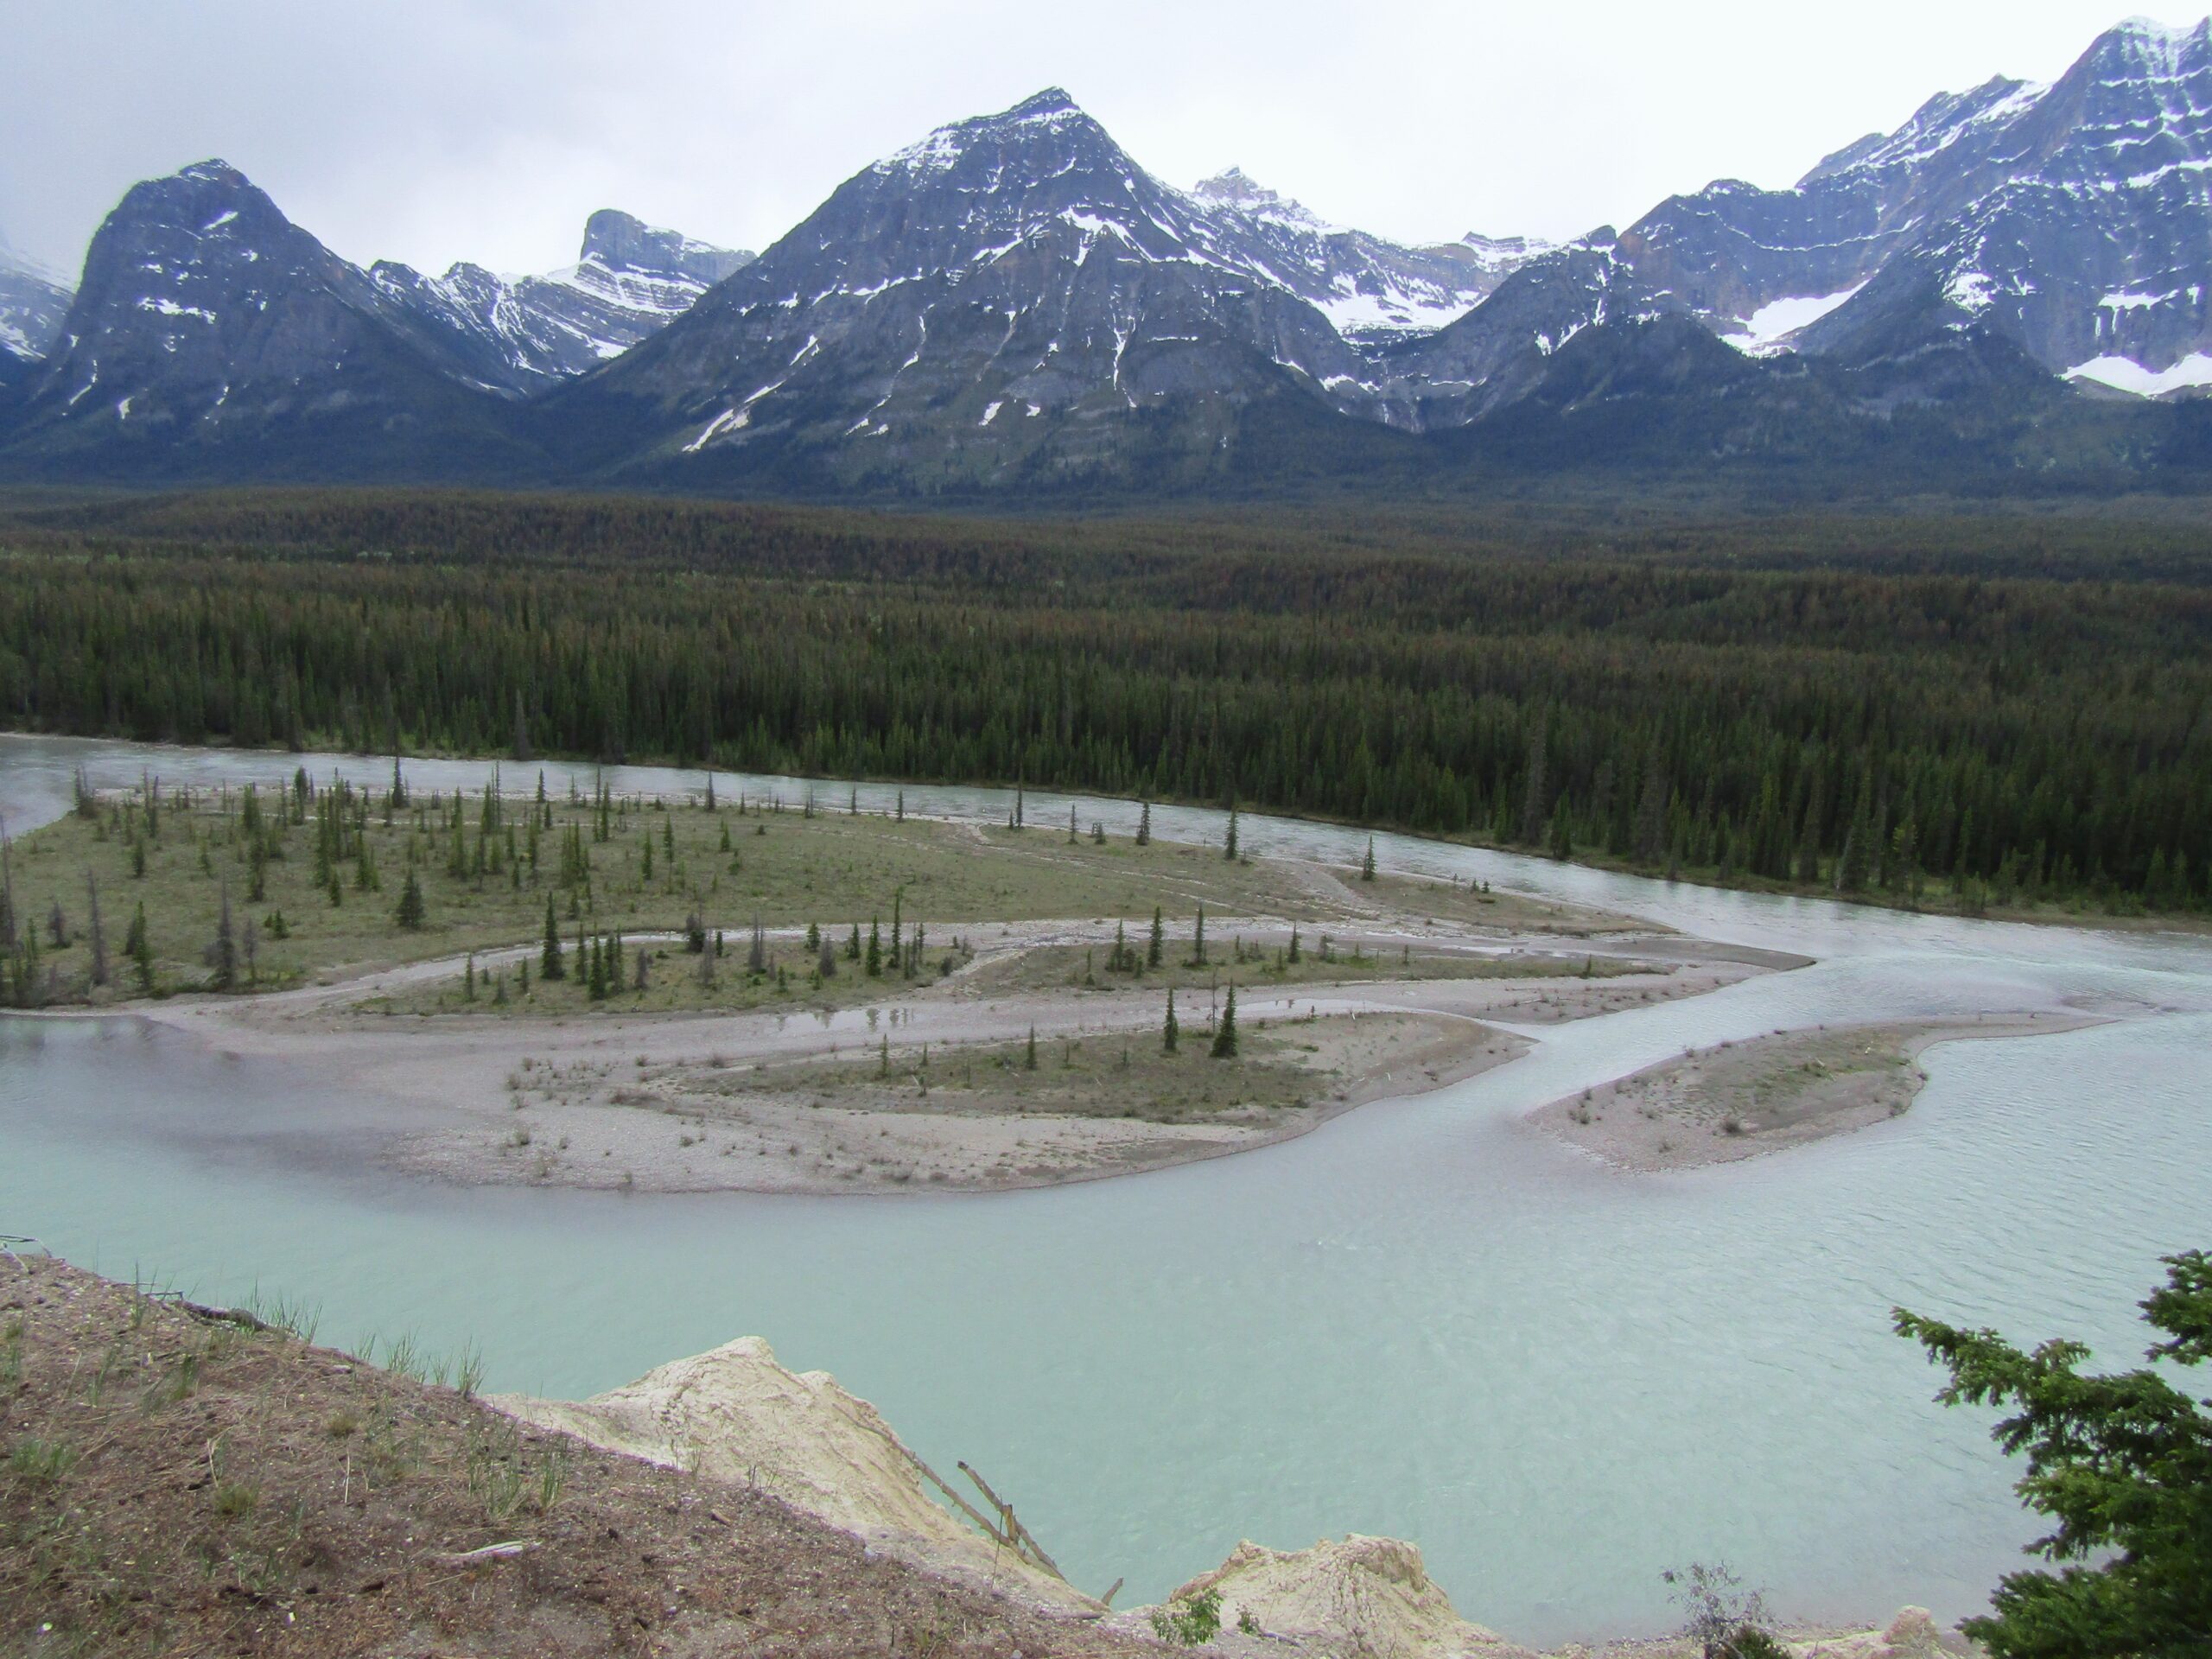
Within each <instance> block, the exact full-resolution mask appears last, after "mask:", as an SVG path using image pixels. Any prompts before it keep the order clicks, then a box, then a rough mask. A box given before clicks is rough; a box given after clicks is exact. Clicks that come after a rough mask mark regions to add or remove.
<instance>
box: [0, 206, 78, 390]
mask: <svg viewBox="0 0 2212 1659" xmlns="http://www.w3.org/2000/svg"><path fill="white" fill-rule="evenodd" d="M68 311H69V290H68V289H67V287H66V286H65V285H64V284H63V283H62V282H61V280H60V278H59V277H56V276H55V275H54V273H53V272H52V271H49V270H47V269H46V268H45V267H44V266H42V265H41V264H39V263H38V262H37V261H36V260H34V259H31V258H29V257H26V256H25V255H22V254H20V253H18V252H16V250H15V249H14V248H12V247H10V245H8V238H7V234H6V232H0V371H5V372H0V380H11V379H13V378H14V372H13V370H12V367H11V365H12V364H16V363H20V364H24V365H29V364H31V363H35V362H36V361H37V360H38V359H41V358H42V357H44V356H45V355H46V354H47V353H48V351H49V350H51V349H52V348H53V346H54V339H55V337H56V336H57V335H58V334H60V332H61V320H62V318H63V317H64V316H66V315H68Z"/></svg>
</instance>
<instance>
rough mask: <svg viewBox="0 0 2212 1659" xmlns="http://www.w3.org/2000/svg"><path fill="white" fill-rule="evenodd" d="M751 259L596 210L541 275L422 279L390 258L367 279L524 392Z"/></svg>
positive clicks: (687, 302)
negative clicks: (577, 245)
mask: <svg viewBox="0 0 2212 1659" xmlns="http://www.w3.org/2000/svg"><path fill="white" fill-rule="evenodd" d="M752 259H753V255H752V254H750V253H746V252H740V251H734V250H731V249H728V248H717V247H714V246H712V245H709V244H707V243H704V242H696V241H693V240H692V239H690V238H688V237H685V236H682V235H680V234H678V233H677V232H674V231H664V230H657V229H655V228H653V227H652V226H648V225H646V224H645V223H643V222H642V221H641V220H639V219H633V218H632V217H631V216H630V215H629V214H627V213H617V212H615V211H613V209H611V208H602V209H601V211H600V212H598V213H594V214H593V215H592V216H591V218H590V219H589V220H588V221H587V222H586V224H585V226H584V240H583V249H582V252H581V253H580V254H579V255H578V256H577V260H576V263H575V264H573V265H571V266H569V268H567V269H566V270H558V271H555V272H552V273H551V274H550V275H548V276H543V277H517V278H512V279H510V278H507V277H498V276H494V275H493V273H492V272H490V271H488V270H485V269H484V268H483V267H482V266H481V265H474V264H456V265H454V266H453V267H451V268H450V269H449V270H447V272H446V273H445V275H444V276H442V277H425V276H423V274H422V273H421V272H419V271H417V270H414V269H413V268H412V267H411V266H408V265H404V264H397V263H395V262H391V261H383V262H379V263H378V264H375V265H372V267H370V270H369V275H370V277H372V279H373V280H374V282H375V283H376V284H377V286H378V288H380V289H383V290H384V291H385V294H387V295H388V296H391V298H392V299H394V300H396V301H397V302H399V303H400V304H401V305H403V306H404V307H406V308H409V309H410V310H411V311H413V312H415V313H416V315H419V316H421V317H423V319H424V320H425V321H429V322H431V323H432V324H434V325H435V326H436V327H442V328H445V329H448V330H450V331H451V332H452V333H453V334H454V335H455V336H456V337H457V338H458V339H459V340H461V341H463V342H464V346H463V349H464V350H466V351H467V352H469V353H471V355H472V360H473V361H474V364H475V365H476V369H477V372H478V373H479V374H480V376H481V377H482V378H485V379H486V380H488V381H490V382H491V383H493V384H494V385H501V386H505V387H507V388H509V389H510V390H512V391H525V392H526V391H536V390H538V389H540V388H542V387H543V386H545V385H550V384H551V383H553V382H555V381H557V380H561V379H565V378H569V376H572V375H578V374H582V373H583V372H586V371H587V370H589V369H593V368H596V367H597V366H598V365H600V364H601V363H603V362H606V361H607V359H610V358H614V357H620V355H621V354H622V353H624V352H626V351H627V350H629V348H630V347H631V346H634V345H636V344H637V343H638V342H639V340H643V339H645V337H646V336H647V335H648V334H652V333H654V332H655V331H656V330H658V329H659V328H662V327H665V326H666V325H667V324H668V323H669V322H671V321H673V320H674V319H675V318H677V317H679V316H681V315H683V313H684V312H686V311H688V310H690V308H691V307H692V305H693V304H694V303H695V302H696V301H697V300H698V298H699V296H701V295H702V294H703V293H705V292H706V291H707V290H708V289H710V288H712V287H713V286H714V285H715V283H718V282H721V280H722V279H723V278H724V277H728V276H729V275H731V274H732V273H733V272H734V271H737V270H741V269H742V268H743V267H744V266H745V265H747V264H750V263H751V262H752Z"/></svg>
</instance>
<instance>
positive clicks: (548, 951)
mask: <svg viewBox="0 0 2212 1659" xmlns="http://www.w3.org/2000/svg"><path fill="white" fill-rule="evenodd" d="M537 976H538V977H539V978H540V979H542V980H543V981H545V982H547V983H548V984H550V983H552V982H554V981H556V980H561V979H566V978H567V977H568V976H569V969H568V968H567V966H566V964H564V963H563V962H562V960H561V925H560V923H559V922H557V921H556V920H555V919H554V916H553V895H552V894H551V893H547V894H546V895H545V949H544V950H543V953H541V955H540V956H539V958H538V963H537Z"/></svg>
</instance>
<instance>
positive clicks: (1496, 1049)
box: [391, 1013, 1529, 1193]
mask: <svg viewBox="0 0 2212 1659" xmlns="http://www.w3.org/2000/svg"><path fill="white" fill-rule="evenodd" d="M1239 1024H1240V1025H1241V1026H1242V1027H1243V1029H1244V1031H1245V1033H1246V1042H1245V1052H1246V1055H1247V1057H1248V1058H1251V1057H1255V1056H1257V1055H1259V1054H1262V1053H1264V1052H1266V1051H1267V1049H1268V1038H1269V1033H1268V1032H1267V1031H1266V1030H1265V1028H1264V1027H1262V1025H1261V1024H1260V1023H1259V1022H1258V1021H1257V1020H1255V1019H1252V1018H1249V1017H1243V1016H1240V1020H1239ZM1287 1029H1288V1030H1289V1031H1290V1032H1291V1033H1294V1035H1295V1038H1296V1040H1297V1043H1298V1045H1299V1047H1300V1051H1301V1052H1300V1053H1299V1054H1298V1055H1297V1056H1296V1057H1295V1058H1297V1060H1298V1061H1299V1063H1300V1065H1303V1066H1304V1067H1306V1069H1308V1070H1310V1071H1313V1073H1314V1076H1313V1087H1312V1090H1311V1091H1310V1093H1309V1094H1308V1095H1307V1096H1306V1103H1304V1104H1301V1105H1285V1106H1273V1107H1239V1108H1228V1109H1224V1110H1223V1111H1222V1112H1221V1113H1220V1114H1219V1115H1218V1116H1209V1117H1205V1118H1202V1119H1200V1120H1198V1121H1196V1122H1149V1121H1146V1120H1144V1119H1141V1118H1138V1117H1134V1116H1128V1117H1122V1116H1103V1115H1099V1116H1092V1115H1076V1114H1068V1113H1053V1112H1044V1111H1031V1110H1023V1109H1020V1107H1019V1105H1018V1103H1017V1104H1015V1105H1014V1107H1013V1108H1012V1109H1007V1107H1006V1106H1002V1105H1001V1106H997V1107H995V1108H990V1109H962V1108H960V1107H958V1106H948V1105H946V1104H945V1103H947V1102H950V1101H952V1100H954V1099H956V1098H957V1096H958V1094H959V1091H957V1090H954V1089H951V1088H940V1089H939V1090H938V1091H937V1092H936V1093H935V1094H934V1095H933V1096H931V1097H930V1098H929V1099H927V1100H925V1099H923V1098H921V1097H920V1096H918V1092H917V1090H915V1089H914V1088H913V1086H912V1084H911V1083H909V1082H907V1081H906V1078H905V1077H904V1076H903V1071H904V1069H905V1067H906V1066H909V1065H911V1064H912V1062H911V1058H910V1054H911V1050H909V1049H905V1048H902V1049H901V1051H900V1054H899V1058H900V1060H901V1062H902V1065H901V1071H902V1075H901V1076H899V1077H897V1078H894V1080H893V1082H890V1083H886V1084H874V1083H872V1082H870V1083H863V1084H858V1085H855V1084H850V1083H845V1084H841V1085H839V1086H836V1087H834V1088H827V1087H826V1088H825V1089H824V1090H821V1091H818V1092H817V1091H811V1090H807V1091H795V1090H790V1089H783V1090H759V1091H746V1090H742V1089H741V1088H740V1089H738V1090H734V1091H730V1090H724V1089H716V1090H708V1089H706V1088H704V1087H691V1086H687V1084H688V1083H690V1081H691V1079H690V1078H689V1077H687V1075H686V1072H685V1070H684V1069H683V1068H673V1069H671V1070H666V1071H664V1070H661V1069H659V1068H654V1067H651V1066H648V1067H645V1068H639V1067H638V1066H637V1065H636V1063H635V1061H634V1059H632V1061H631V1062H630V1063H628V1064H627V1065H624V1064H620V1063H602V1062H588V1061H587V1062H583V1063H581V1064H575V1065H570V1066H569V1067H566V1068H563V1070H561V1071H558V1072H556V1073H553V1074H551V1075H550V1077H549V1075H548V1073H547V1071H545V1070H544V1069H543V1068H539V1067H535V1066H533V1067H532V1068H531V1071H530V1072H528V1073H525V1074H524V1077H523V1079H522V1081H523V1083H524V1088H523V1089H521V1090H514V1091H511V1092H510V1093H509V1095H508V1096H507V1104H506V1107H505V1109H504V1110H502V1111H495V1112H490V1113H475V1114H471V1115H470V1116H469V1117H468V1119H467V1121H466V1122H455V1123H454V1124H452V1125H451V1126H449V1127H444V1128H435V1129H429V1130H423V1131H419V1132H417V1133H415V1134H413V1135H409V1136H407V1137H405V1138H404V1140H402V1141H400V1142H399V1143H398V1145H397V1147H395V1148H394V1150H393V1153H392V1154H391V1156H392V1160H393V1161H394V1162H395V1163H397V1165H399V1166H401V1167H403V1168H405V1169H408V1170H410V1171H412V1172H414V1173H421V1174H428V1175H434V1176H437V1177H439V1178H442V1179H448V1180H454V1181H460V1182H463V1183H466V1184H469V1185H486V1184H493V1183H527V1184H530V1185H553V1186H582V1187H600V1188H613V1189H618V1190H623V1191H634V1192H724V1191H735V1192H813V1193H842V1192H913V1191H917V1190H922V1191H937V1192H1000V1191H1007V1190H1011V1189H1014V1188H1020V1187H1033V1186H1058V1185H1065V1184H1067V1183H1070V1182H1074V1181H1085V1180H1096V1179H1102V1178H1104V1177H1107V1176H1111V1175H1123V1174H1132V1173H1136V1172H1137V1171H1140V1170H1147V1169H1158V1168H1162V1167H1165V1166H1168V1165H1171V1164H1182V1163H1189V1162H1192V1161H1194V1160H1198V1159H1202V1158H1214V1157H1220V1156H1223V1155H1224V1154H1230V1153H1236V1152H1245V1151H1249V1150H1251V1149H1252V1148H1254V1147H1263V1146H1268V1145H1272V1144H1273V1143H1274V1142H1276V1141H1286V1140H1289V1139H1291V1138H1293V1137H1294V1136H1297V1135H1304V1134H1306V1133H1307V1132H1308V1131H1310V1130H1312V1129H1313V1128H1318V1127H1319V1125H1321V1124H1323V1123H1325V1122H1328V1121H1329V1120H1330V1119H1331V1118H1332V1117H1334V1116H1338V1114H1340V1113H1343V1112H1346V1111H1349V1110H1351V1109H1352V1108H1354V1107H1356V1106H1360V1105H1364V1104H1366V1103H1369V1102H1370V1101H1375V1100H1380V1099H1384V1098H1389V1097H1395V1096H1406V1095H1411V1094H1416V1093H1420V1092H1422V1091H1424V1090H1431V1089H1440V1088H1443V1087H1445V1086H1446V1085H1448V1084H1453V1083H1457V1082H1459V1081H1461V1080H1462V1079H1464V1078H1466V1077H1474V1076H1476V1075H1478V1074H1479V1073H1481V1072H1483V1071H1488V1070H1490V1069H1491V1067H1493V1066H1497V1065H1504V1064H1505V1063H1507V1062H1508V1061H1510V1060H1512V1059H1515V1058H1518V1057H1519V1056H1520V1055H1521V1054H1522V1053H1524V1052H1527V1050H1528V1048H1529V1042H1528V1040H1527V1039H1524V1038H1520V1037H1516V1036H1512V1035H1510V1034H1509V1033H1504V1032H1499V1031H1494V1030H1492V1029H1491V1028H1490V1027H1487V1026H1484V1025H1481V1024H1478V1023H1477V1022H1475V1021H1472V1020H1465V1019H1462V1018H1453V1017H1449V1016H1446V1015H1441V1014H1380V1013H1366V1014H1337V1015H1333V1016H1330V1017H1325V1018H1320V1019H1315V1020H1311V1021H1307V1020H1300V1021H1299V1022H1298V1023H1297V1024H1296V1025H1295V1026H1294V1027H1288V1028H1287ZM1039 1040H1040V1043H1044V1044H1046V1045H1047V1046H1049V1042H1050V1039H1049V1038H1048V1037H1047V1036H1046V1033H1045V1031H1044V1030H1043V1028H1042V1027H1040V1028H1039ZM1134 1040H1142V1041H1146V1042H1151V1041H1154V1040H1156V1039H1155V1038H1154V1034H1153V1033H1150V1032H1148V1031H1147V1032H1143V1033H1136V1034H1135V1038H1134ZM1186 1042H1187V1044H1192V1045H1203V1043H1204V1042H1205V1036H1204V1034H1203V1033H1202V1032H1200V1031H1199V1030H1198V1028H1197V1027H1196V1025H1195V1023H1194V1025H1193V1027H1192V1032H1191V1034H1190V1036H1189V1037H1188V1039H1186ZM1307 1050H1310V1051H1311V1052H1305V1051H1307ZM1270 1058H1273V1057H1272V1056H1270ZM933 1064H934V1065H935V1066H936V1068H937V1070H938V1074H939V1075H940V1076H947V1077H949V1076H954V1075H957V1068H958V1066H959V1065H960V1049H959V1048H958V1047H957V1046H940V1047H938V1048H937V1049H936V1050H935V1051H934V1061H933ZM721 1070H723V1068H714V1069H711V1071H710V1073H709V1074H710V1075H712V1074H714V1073H715V1072H719V1071H721ZM1227 1075H1228V1074H1227V1073H1224V1076H1227ZM549 1088H550V1097H549V1092H548V1090H549ZM824 1099H827V1100H828V1101H829V1104H826V1105H825V1104H821V1103H819V1102H820V1101H822V1100H824Z"/></svg>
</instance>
